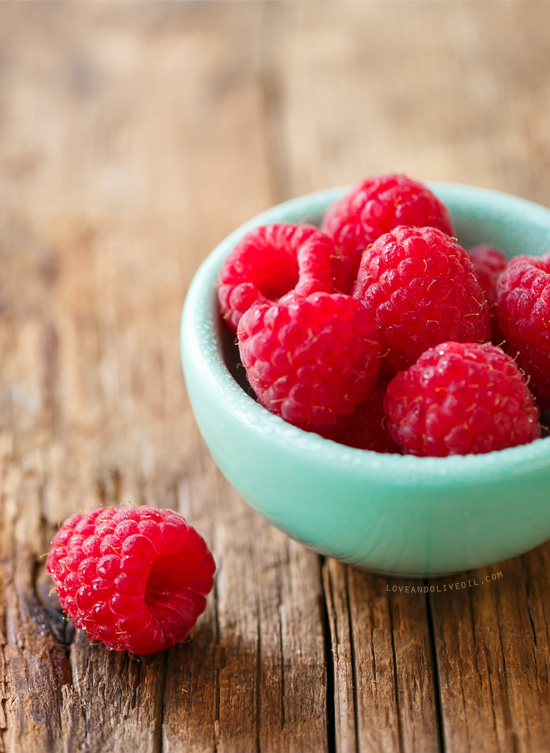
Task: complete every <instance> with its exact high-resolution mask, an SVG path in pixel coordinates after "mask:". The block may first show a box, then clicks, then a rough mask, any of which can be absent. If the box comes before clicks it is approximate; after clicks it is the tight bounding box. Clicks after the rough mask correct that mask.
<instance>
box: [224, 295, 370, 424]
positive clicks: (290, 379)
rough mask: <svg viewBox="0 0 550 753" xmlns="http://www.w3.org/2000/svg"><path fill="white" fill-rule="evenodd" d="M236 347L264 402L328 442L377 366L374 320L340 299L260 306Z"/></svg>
mask: <svg viewBox="0 0 550 753" xmlns="http://www.w3.org/2000/svg"><path fill="white" fill-rule="evenodd" d="M238 342H239V352H240V355H241V360H242V363H243V365H244V367H245V369H246V371H247V378H248V381H249V383H250V385H251V386H252V389H253V390H254V392H255V394H256V396H257V397H258V400H259V402H260V403H261V404H262V405H263V406H264V407H266V408H267V409H268V410H269V411H271V412H272V413H275V414H276V415H278V416H280V417H281V418H283V419H284V420H285V421H288V422H289V423H292V424H294V425H295V426H298V427H300V428H302V429H305V430H307V431H316V432H317V433H319V434H322V435H323V436H326V437H332V436H334V434H335V432H336V431H337V430H338V423H339V420H340V417H341V416H343V415H346V414H348V413H351V411H353V409H354V408H355V406H356V405H357V404H358V403H360V402H361V401H362V400H364V399H365V398H366V397H367V395H368V394H369V393H370V391H371V390H372V388H373V386H374V382H375V379H376V376H377V373H378V369H379V365H380V342H379V338H378V335H377V333H376V328H375V326H374V319H373V317H372V314H370V313H369V312H368V311H367V310H366V308H365V307H364V306H363V304H362V303H360V302H359V301H356V300H355V299H353V298H351V297H350V296H348V295H342V294H329V293H315V294H313V295H311V296H308V297H307V298H299V297H296V296H293V295H290V296H289V297H288V298H285V299H282V300H281V301H279V303H278V304H267V303H264V304H258V305H256V306H254V307H253V308H251V309H249V310H248V311H247V313H246V314H245V315H244V316H243V317H242V319H241V322H240V324H239V332H238Z"/></svg>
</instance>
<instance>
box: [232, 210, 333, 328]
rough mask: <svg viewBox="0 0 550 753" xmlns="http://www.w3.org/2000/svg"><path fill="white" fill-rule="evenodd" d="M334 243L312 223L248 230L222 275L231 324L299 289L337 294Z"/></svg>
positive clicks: (233, 251)
mask: <svg viewBox="0 0 550 753" xmlns="http://www.w3.org/2000/svg"><path fill="white" fill-rule="evenodd" d="M342 274H343V272H342V262H341V255H340V253H339V251H337V250H336V249H335V246H334V241H333V240H332V239H331V238H329V237H328V236H327V235H325V233H322V232H321V231H320V230H319V228H316V227H313V226H312V225H295V224H292V223H276V224H273V225H263V226H261V227H258V228H256V229H254V230H251V231H250V232H249V233H247V234H246V235H245V236H244V237H243V238H242V239H241V240H240V241H239V242H238V243H237V245H236V246H235V248H234V249H233V250H232V251H231V252H230V253H229V255H228V256H227V258H226V259H225V261H224V263H223V266H222V268H221V270H220V273H219V276H218V300H219V304H220V311H221V315H222V317H223V318H224V320H225V322H226V324H227V327H228V328H229V329H230V330H231V331H232V332H233V333H235V332H236V331H237V328H238V324H239V319H240V318H241V316H242V315H243V314H244V313H245V311H247V310H248V309H249V308H250V307H251V306H252V305H253V304H254V303H261V302H274V301H277V300H279V298H281V297H282V296H284V295H285V294H286V293H289V292H291V291H295V292H296V293H297V294H299V295H302V296H307V295H310V294H311V293H317V292H323V293H332V292H333V290H335V289H338V288H339V286H341V284H342Z"/></svg>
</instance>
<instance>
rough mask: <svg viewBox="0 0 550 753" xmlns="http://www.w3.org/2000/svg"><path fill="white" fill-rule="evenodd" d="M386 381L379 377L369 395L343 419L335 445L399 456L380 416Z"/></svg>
mask: <svg viewBox="0 0 550 753" xmlns="http://www.w3.org/2000/svg"><path fill="white" fill-rule="evenodd" d="M388 381H389V380H388V379H383V378H382V377H379V378H378V379H377V380H376V384H375V385H374V388H373V390H372V392H371V393H370V395H369V396H368V397H367V398H366V399H365V400H363V402H362V403H359V405H358V406H357V407H356V408H355V410H354V411H353V412H352V413H350V414H349V415H347V416H343V417H342V420H341V423H340V429H339V431H338V434H337V435H336V437H335V441H337V442H340V443H341V444H345V445H347V446H348V447H356V448H357V449H359V450H371V451H372V452H386V453H399V452H400V449H399V445H398V444H396V443H395V442H394V441H393V439H392V438H391V435H390V432H389V431H388V420H387V418H386V414H385V413H384V398H385V396H386V390H387V388H388Z"/></svg>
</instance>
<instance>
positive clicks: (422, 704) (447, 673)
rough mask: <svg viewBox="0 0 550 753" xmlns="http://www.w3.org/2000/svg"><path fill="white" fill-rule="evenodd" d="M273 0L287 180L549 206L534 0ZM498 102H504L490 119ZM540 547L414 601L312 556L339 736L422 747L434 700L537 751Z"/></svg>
mask: <svg viewBox="0 0 550 753" xmlns="http://www.w3.org/2000/svg"><path fill="white" fill-rule="evenodd" d="M270 12H271V14H272V16H273V22H272V24H271V28H272V29H273V30H274V35H276V36H275V37H274V38H273V39H272V40H271V46H270V50H272V51H274V50H276V52H272V53H271V54H272V57H271V64H272V67H273V70H272V72H271V74H270V78H269V81H270V93H271V98H272V100H273V104H272V106H271V108H272V110H273V112H274V113H275V114H276V120H275V124H276V128H277V137H276V139H275V143H278V144H281V145H284V147H283V148H281V157H282V159H283V160H284V165H285V168H286V170H285V187H286V190H287V191H288V193H289V194H291V195H300V194H302V193H307V192H309V191H313V190H318V189H320V188H324V187H329V186H333V185H342V184H346V183H349V182H352V181H355V180H358V179H360V178H362V177H364V176H365V175H368V174H376V173H385V172H390V171H394V170H395V171H399V172H405V173H408V174H410V175H411V176H413V177H418V178H426V179H432V180H445V181H457V182H463V183H472V184H477V185H482V186H487V187H493V188H497V189H499V190H504V191H509V192H511V193H516V194H518V195H523V196H525V197H526V198H531V199H533V200H535V201H539V202H541V203H543V204H546V205H550V192H549V189H548V182H547V180H546V178H545V175H546V173H547V170H545V169H543V168H542V165H543V164H544V165H546V164H547V163H548V154H550V150H549V146H550V137H549V136H548V130H547V129H546V128H545V125H544V123H545V122H546V117H545V108H544V106H541V103H543V102H547V101H548V84H547V81H546V78H545V76H544V74H543V71H545V70H548V67H549V66H550V50H549V48H548V45H547V39H546V36H547V35H546V32H545V31H543V29H544V30H545V29H546V28H547V26H548V22H549V21H550V14H549V9H548V6H546V5H545V4H533V3H530V4H527V5H525V4H514V3H503V4H500V5H499V6H498V7H494V6H493V7H491V8H489V6H487V5H484V4H481V5H479V4H478V5H472V4H464V3H454V4H444V3H439V4H435V5H434V4H430V5H429V9H428V6H422V5H421V4H418V3H416V4H415V3H412V4H411V3H409V4H400V5H399V7H398V8H396V7H395V4H383V3H363V4H361V3H354V4H351V3H350V4H344V6H342V4H324V5H322V6H319V7H317V8H316V9H315V12H314V13H312V12H311V8H310V7H307V5H304V4H294V5H293V6H291V7H288V6H285V7H284V9H283V8H281V7H280V6H271V8H270ZM428 15H429V19H428ZM434 29H437V33H436V34H434V33H433V30H434ZM306 39H307V43H306V41H305V40H306ZM526 39H529V40H530V41H529V45H526V44H525V40H526ZM535 103H537V104H535ZM495 113H502V114H504V113H505V117H502V118H501V117H499V119H498V129H496V126H495ZM497 131H498V132H497ZM546 551H547V549H546V548H545V547H542V548H539V549H538V550H535V552H534V553H531V554H529V555H527V556H526V557H525V558H524V559H523V560H522V559H521V558H516V559H515V560H513V561H512V562H511V563H509V565H508V566H507V567H509V570H507V571H506V580H505V583H504V585H503V584H502V583H500V582H498V583H496V584H491V585H490V586H488V589H489V591H487V590H485V591H484V590H483V589H473V590H471V589H470V590H468V591H464V592H462V591H461V592H459V593H452V594H443V595H440V594H433V595H431V596H430V599H429V602H428V604H427V605H426V603H425V597H422V598H420V599H416V596H413V595H411V594H409V595H407V594H395V595H394V594H391V595H390V596H389V597H388V596H387V595H386V594H384V593H381V590H383V589H381V586H380V584H379V581H378V580H377V579H376V578H375V577H372V576H368V575H364V574H356V573H355V572H354V571H352V570H350V571H349V572H348V571H347V570H346V568H344V567H343V566H341V565H338V564H335V563H329V562H328V563H326V564H325V566H324V569H323V574H324V587H325V594H326V598H327V604H328V613H329V623H330V634H331V642H332V651H333V661H334V691H335V735H336V742H337V747H338V749H340V750H376V749H377V746H378V749H381V748H384V749H387V750H400V749H403V750H405V749H406V750H411V749H412V750H415V749H417V750H437V749H438V747H439V742H440V741H439V734H438V718H439V717H440V715H441V716H442V733H441V734H442V740H441V743H442V744H444V745H445V748H446V749H448V750H452V751H469V750H476V751H477V750H481V749H484V750H485V749H487V750H503V751H505V750H506V751H507V750H509V751H516V750H541V751H542V750H544V746H545V743H544V740H545V739H546V740H547V739H548V732H549V730H550V714H549V712H548V710H547V706H546V705H545V704H546V702H547V665H548V653H547V648H548V644H547V640H548V639H547V633H544V634H543V632H541V633H540V634H539V633H538V632H537V630H538V631H545V630H546V626H547V622H546V620H545V617H544V615H548V607H547V604H546V602H545V596H543V589H544V587H545V585H546V576H545V575H543V574H542V573H543V571H544V572H546V570H544V565H543V563H542V562H541V558H544V557H546V556H547V555H546V554H545V552H546ZM522 561H523V562H529V563H530V569H529V574H528V576H527V575H525V574H524V569H523V566H522ZM535 562H536V563H537V565H535V564H534V563H535ZM474 575H475V573H474ZM463 577H466V576H462V575H461V576H460V578H461V579H462V578H463ZM468 577H470V576H468ZM350 583H353V584H355V587H354V588H351V589H350ZM431 583H437V581H435V580H434V581H430V584H431ZM534 583H536V584H537V585H536V586H535V585H534ZM359 584H361V587H359ZM504 588H506V596H504V595H503V596H502V597H499V598H498V601H497V602H496V603H494V604H493V606H492V607H491V608H490V607H489V603H492V602H490V598H491V592H492V594H493V597H492V598H493V599H494V598H496V597H495V594H500V593H501V592H502V589H504ZM527 594H529V595H528V596H527ZM485 600H487V601H485ZM527 603H528V604H529V605H530V609H531V611H532V612H533V613H534V614H536V616H537V622H536V628H532V629H531V626H530V624H529V619H528V618H529V613H530V612H529V610H528V608H527V606H526V604H527ZM508 604H509V606H506V605H508ZM512 605H513V606H512ZM376 624H379V625H380V626H381V633H380V634H379V635H378V640H375V635H376V634H375V633H373V632H372V626H373V625H376ZM390 636H391V640H390ZM392 642H393V646H392V645H391V644H392ZM432 642H435V653H436V656H437V659H436V662H435V664H434V662H433V661H432V658H431V646H430V644H431V643H432ZM400 651H401V652H402V653H400ZM380 667H382V668H383V672H382V673H381V677H379V678H378V677H377V675H378V669H379V668H380ZM546 747H547V743H546Z"/></svg>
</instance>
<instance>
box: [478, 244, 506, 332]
mask: <svg viewBox="0 0 550 753" xmlns="http://www.w3.org/2000/svg"><path fill="white" fill-rule="evenodd" d="M468 256H469V257H470V259H471V260H472V264H473V265H474V272H475V273H476V277H477V280H478V282H479V284H480V286H481V289H482V290H483V292H484V293H485V298H486V299H487V303H488V305H489V313H490V316H491V340H492V341H493V342H494V343H495V345H498V344H499V343H501V342H502V340H503V337H502V333H501V331H500V327H499V324H498V311H497V280H498V278H499V277H500V275H501V274H502V273H503V272H504V270H505V269H506V265H507V264H508V260H507V259H506V257H505V256H504V254H503V253H502V251H501V250H500V249H499V248H497V247H496V246H491V245H489V244H488V243H480V244H478V245H477V246H472V247H471V248H469V249H468Z"/></svg>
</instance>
